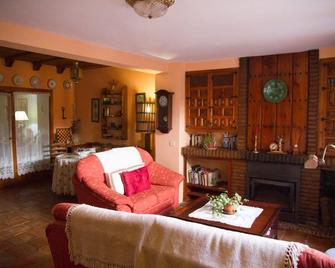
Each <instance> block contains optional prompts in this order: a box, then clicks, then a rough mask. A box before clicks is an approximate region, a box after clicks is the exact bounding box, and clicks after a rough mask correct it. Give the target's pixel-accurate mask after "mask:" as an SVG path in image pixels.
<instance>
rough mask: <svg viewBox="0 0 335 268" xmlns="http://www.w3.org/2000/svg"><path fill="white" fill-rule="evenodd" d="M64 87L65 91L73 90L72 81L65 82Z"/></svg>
mask: <svg viewBox="0 0 335 268" xmlns="http://www.w3.org/2000/svg"><path fill="white" fill-rule="evenodd" d="M63 87H64V88H65V89H69V88H71V87H72V83H71V81H70V80H65V81H64V82H63Z"/></svg>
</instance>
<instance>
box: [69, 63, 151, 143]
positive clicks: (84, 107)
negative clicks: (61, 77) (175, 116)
mask: <svg viewBox="0 0 335 268" xmlns="http://www.w3.org/2000/svg"><path fill="white" fill-rule="evenodd" d="M113 80H116V81H117V82H119V84H123V85H126V86H127V87H128V97H127V102H128V140H127V141H122V140H115V139H105V138H102V137H101V118H100V122H99V123H95V122H91V99H92V98H99V99H100V97H101V91H102V89H103V88H110V87H111V83H112V81H113ZM139 92H145V93H146V96H147V97H151V98H153V97H154V95H155V94H154V92H155V75H154V74H149V73H142V72H137V71H132V70H127V69H121V68H115V67H106V68H98V69H92V70H86V71H83V77H82V79H81V80H80V82H79V83H78V84H77V85H76V89H75V98H76V111H77V112H76V113H77V118H78V119H79V120H80V123H79V124H80V127H79V143H85V142H93V141H98V142H103V143H113V144H115V145H140V146H143V141H142V139H143V134H141V133H135V127H136V126H135V93H139ZM100 113H101V109H100Z"/></svg>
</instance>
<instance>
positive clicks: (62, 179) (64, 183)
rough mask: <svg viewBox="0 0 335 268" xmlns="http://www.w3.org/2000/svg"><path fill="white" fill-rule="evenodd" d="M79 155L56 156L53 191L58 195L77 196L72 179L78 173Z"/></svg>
mask: <svg viewBox="0 0 335 268" xmlns="http://www.w3.org/2000/svg"><path fill="white" fill-rule="evenodd" d="M80 158H81V157H80V156H79V155H78V154H61V155H58V156H56V158H55V164H54V170H53V176H52V191H53V192H55V193H56V194H68V195H75V190H74V187H73V183H72V177H73V175H74V174H75V172H76V166H77V162H78V161H79V160H80Z"/></svg>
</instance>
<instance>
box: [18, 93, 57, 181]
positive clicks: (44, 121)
mask: <svg viewBox="0 0 335 268" xmlns="http://www.w3.org/2000/svg"><path fill="white" fill-rule="evenodd" d="M14 109H15V111H21V112H22V111H24V112H25V113H26V115H27V117H28V118H26V120H15V129H16V154H17V171H18V175H24V174H26V173H30V172H35V171H41V170H46V169H49V168H50V154H49V147H50V144H49V143H50V135H49V93H14ZM27 119H28V120H27Z"/></svg>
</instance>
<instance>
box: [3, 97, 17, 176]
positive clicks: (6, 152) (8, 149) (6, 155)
mask: <svg viewBox="0 0 335 268" xmlns="http://www.w3.org/2000/svg"><path fill="white" fill-rule="evenodd" d="M10 110H11V109H10V94H6V93H0V179H9V178H14V169H13V153H12V140H11V136H12V131H11V125H12V124H11V113H10Z"/></svg>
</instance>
